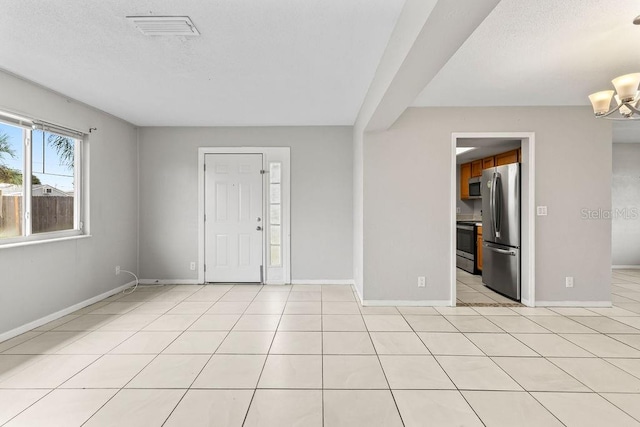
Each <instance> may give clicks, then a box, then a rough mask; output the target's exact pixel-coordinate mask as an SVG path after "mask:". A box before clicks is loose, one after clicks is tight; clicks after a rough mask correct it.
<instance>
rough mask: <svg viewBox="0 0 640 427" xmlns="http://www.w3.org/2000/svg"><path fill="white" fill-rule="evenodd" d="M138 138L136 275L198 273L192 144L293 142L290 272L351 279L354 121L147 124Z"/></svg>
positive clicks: (182, 276) (313, 277) (295, 276)
mask: <svg viewBox="0 0 640 427" xmlns="http://www.w3.org/2000/svg"><path fill="white" fill-rule="evenodd" d="M139 141H140V142H139V143H140V146H139V148H140V252H139V257H140V274H141V277H143V278H145V279H163V280H192V281H196V280H197V279H198V277H197V272H196V271H190V270H189V263H190V262H193V261H196V260H197V259H198V147H242V146H244V147H290V148H291V278H292V280H294V281H295V280H299V281H304V280H348V281H351V280H352V279H353V261H352V259H353V197H352V196H353V144H352V128H351V127H347V126H327V127H323V126H316V127H149V128H141V129H140V131H139Z"/></svg>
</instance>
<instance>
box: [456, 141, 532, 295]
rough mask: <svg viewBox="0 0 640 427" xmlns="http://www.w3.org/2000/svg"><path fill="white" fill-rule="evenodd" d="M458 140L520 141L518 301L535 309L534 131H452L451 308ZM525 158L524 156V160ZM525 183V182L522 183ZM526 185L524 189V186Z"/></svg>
mask: <svg viewBox="0 0 640 427" xmlns="http://www.w3.org/2000/svg"><path fill="white" fill-rule="evenodd" d="M458 138H487V139H491V138H501V139H503V138H504V139H520V140H521V141H522V146H521V148H522V153H523V158H524V160H525V161H524V162H521V163H522V165H521V171H522V172H521V173H522V178H521V179H522V181H521V185H522V188H523V190H525V191H526V193H525V191H522V196H523V197H522V198H521V209H520V212H521V215H522V219H521V224H522V228H523V229H524V228H525V227H526V229H527V232H526V233H523V234H522V248H521V270H520V271H521V273H520V274H521V287H522V294H521V297H520V302H522V304H524V305H526V306H529V307H535V305H536V304H535V296H536V294H535V283H536V281H535V277H536V275H535V272H536V268H535V266H536V263H535V255H536V251H535V236H536V207H535V194H536V192H535V183H536V179H535V171H536V169H535V132H453V133H452V134H451V190H450V197H451V203H450V213H449V218H450V224H449V229H450V235H451V239H450V242H451V258H450V261H449V262H450V265H451V271H450V277H449V280H450V282H451V292H450V295H451V301H450V305H451V306H452V307H455V306H456V200H457V197H456V194H457V188H456V187H457V176H456V145H457V140H458ZM525 156H526V157H525ZM525 180H526V181H527V182H525ZM525 184H526V187H525Z"/></svg>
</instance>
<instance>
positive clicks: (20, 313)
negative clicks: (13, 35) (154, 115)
mask: <svg viewBox="0 0 640 427" xmlns="http://www.w3.org/2000/svg"><path fill="white" fill-rule="evenodd" d="M0 93H1V94H2V97H0V109H2V110H5V111H9V112H14V113H22V114H24V115H28V116H30V117H34V118H38V119H42V120H47V121H50V122H53V123H57V124H60V125H64V126H68V127H72V128H76V129H80V130H85V131H88V130H89V128H90V127H95V128H98V130H97V131H96V132H94V133H92V134H91V135H90V137H89V138H87V144H88V145H87V148H88V149H87V150H86V152H85V154H87V156H88V158H89V164H88V167H87V168H86V170H87V172H88V173H89V175H90V179H89V194H90V217H89V218H88V221H86V222H88V223H89V224H88V225H89V228H90V232H91V237H90V238H86V239H81V240H72V241H65V242H50V243H43V244H38V245H33V246H23V247H14V248H0V292H1V294H2V298H0V334H1V333H3V332H7V331H10V330H13V329H15V328H18V327H20V326H22V325H25V324H27V323H29V322H32V321H35V320H37V319H40V318H42V317H45V316H47V315H50V314H52V313H55V312H57V311H59V310H62V309H65V308H67V307H70V306H72V305H74V304H76V303H79V302H82V301H84V300H86V299H89V298H92V297H94V296H97V295H99V294H102V293H104V292H107V291H109V290H112V289H114V288H116V287H118V286H120V285H122V284H124V283H126V282H129V281H130V280H131V277H127V276H126V275H121V276H119V277H116V276H115V273H114V267H115V265H120V266H121V267H122V268H123V269H128V270H134V271H135V270H136V267H137V265H136V260H137V227H136V222H137V216H138V208H137V168H136V164H137V150H136V129H135V127H133V126H132V125H130V124H128V123H126V122H124V121H122V120H119V119H116V118H114V117H112V116H110V115H107V114H105V113H102V112H99V111H97V110H95V109H93V108H90V107H87V106H85V105H83V104H80V103H77V102H75V101H73V100H70V99H67V98H65V97H63V96H61V95H59V94H56V93H53V92H51V91H48V90H46V89H43V88H42V87H39V86H37V85H35V84H32V83H29V82H26V81H24V80H21V79H19V78H16V77H14V76H12V75H9V74H7V73H3V72H0Z"/></svg>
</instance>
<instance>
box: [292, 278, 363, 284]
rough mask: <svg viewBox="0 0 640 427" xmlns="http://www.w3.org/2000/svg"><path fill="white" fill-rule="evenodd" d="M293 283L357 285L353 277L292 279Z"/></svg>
mask: <svg viewBox="0 0 640 427" xmlns="http://www.w3.org/2000/svg"><path fill="white" fill-rule="evenodd" d="M291 284H292V285H355V281H354V280H353V279H341V280H335V279H326V280H324V279H319V280H318V279H310V280H306V279H300V280H298V279H296V280H292V281H291Z"/></svg>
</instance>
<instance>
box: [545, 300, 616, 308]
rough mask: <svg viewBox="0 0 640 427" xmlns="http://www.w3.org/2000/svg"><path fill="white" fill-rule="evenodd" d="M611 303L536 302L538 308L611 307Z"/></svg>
mask: <svg viewBox="0 0 640 427" xmlns="http://www.w3.org/2000/svg"><path fill="white" fill-rule="evenodd" d="M612 305H613V304H612V303H611V301H536V307H611V306H612Z"/></svg>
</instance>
